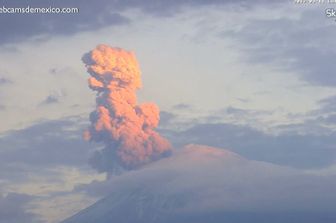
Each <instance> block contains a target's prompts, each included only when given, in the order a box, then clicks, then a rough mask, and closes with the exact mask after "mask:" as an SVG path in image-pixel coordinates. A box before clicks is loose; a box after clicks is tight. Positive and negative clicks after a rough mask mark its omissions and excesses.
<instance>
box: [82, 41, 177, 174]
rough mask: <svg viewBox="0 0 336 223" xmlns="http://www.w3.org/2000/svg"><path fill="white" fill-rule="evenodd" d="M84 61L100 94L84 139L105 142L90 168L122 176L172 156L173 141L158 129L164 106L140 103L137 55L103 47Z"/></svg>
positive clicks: (85, 57) (94, 51)
mask: <svg viewBox="0 0 336 223" xmlns="http://www.w3.org/2000/svg"><path fill="white" fill-rule="evenodd" d="M82 60H83V62H84V63H85V65H86V68H87V72H88V73H89V74H90V76H91V77H90V78H89V79H88V84H89V87H90V88H91V89H92V90H94V91H96V92H97V96H96V110H95V111H93V112H92V113H91V114H90V121H91V125H90V126H89V128H88V129H87V130H86V131H85V132H84V138H85V139H86V140H90V141H94V142H102V143H103V144H104V148H103V149H101V150H98V151H96V152H95V154H94V156H93V157H91V159H90V164H91V165H92V166H93V167H94V168H96V169H97V170H98V171H99V172H107V173H120V172H121V171H124V170H132V169H136V168H139V167H141V166H143V165H145V164H147V163H149V162H152V161H155V160H158V159H160V158H162V157H167V156H169V155H170V154H171V145H170V143H169V142H168V140H167V139H165V138H163V137H162V136H160V134H159V133H157V132H156V131H155V128H156V127H157V126H158V124H159V119H160V117H159V108H158V106H156V105H155V104H153V103H144V104H137V97H136V91H137V90H138V89H140V88H141V85H142V84H141V73H140V69H139V65H138V62H137V60H136V57H135V55H134V53H133V52H128V51H126V50H123V49H120V48H114V47H110V46H108V45H103V44H101V45H98V46H97V47H96V48H95V49H94V50H92V51H90V52H88V53H86V54H84V56H83V58H82Z"/></svg>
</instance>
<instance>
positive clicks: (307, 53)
mask: <svg viewBox="0 0 336 223" xmlns="http://www.w3.org/2000/svg"><path fill="white" fill-rule="evenodd" d="M286 7H291V8H292V7H293V6H292V5H288V4H287V6H286ZM298 9H299V8H298ZM294 13H295V15H297V16H294ZM308 24H309V25H308ZM334 27H335V24H334V22H333V21H331V20H328V19H327V18H326V17H325V16H324V9H323V8H322V7H317V6H316V7H314V9H311V8H308V7H307V9H306V10H297V11H291V10H289V9H288V10H286V14H282V15H281V16H280V17H279V16H277V17H270V16H269V15H266V14H265V16H261V17H259V18H258V19H256V18H252V19H250V20H248V21H247V22H246V23H245V24H244V23H243V24H241V27H240V28H239V29H235V30H231V31H223V32H222V33H220V36H221V37H223V38H231V39H232V40H233V41H235V42H236V43H237V44H236V45H237V47H238V48H239V49H241V50H242V52H244V53H246V54H247V60H248V61H249V62H251V63H260V64H266V63H267V64H271V65H273V67H274V68H275V69H279V70H282V71H294V72H297V73H298V74H299V77H300V78H301V79H302V80H304V81H306V82H308V83H310V84H312V85H318V86H330V87H333V86H336V77H335V75H332V72H333V71H334V70H335V69H336V65H335V63H334V62H333V58H334V57H335V55H336V51H335V47H336V44H335V42H334V40H333V38H332V37H333V36H334V35H335V34H336V33H335V29H334Z"/></svg>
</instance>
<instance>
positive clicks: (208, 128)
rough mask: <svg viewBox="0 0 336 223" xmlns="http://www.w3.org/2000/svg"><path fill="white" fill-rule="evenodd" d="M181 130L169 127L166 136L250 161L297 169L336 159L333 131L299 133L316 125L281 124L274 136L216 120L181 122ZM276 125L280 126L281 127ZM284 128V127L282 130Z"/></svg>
mask: <svg viewBox="0 0 336 223" xmlns="http://www.w3.org/2000/svg"><path fill="white" fill-rule="evenodd" d="M184 125H185V126H190V127H189V128H187V129H184V130H174V129H172V130H170V131H168V132H167V134H166V135H167V137H168V138H169V140H170V141H171V142H172V143H173V144H174V145H175V146H182V145H184V144H188V143H196V144H204V145H209V146H215V147H224V148H230V149H232V150H233V151H235V152H237V153H239V154H241V155H243V156H245V157H247V158H249V159H254V160H261V161H266V162H271V163H277V164H280V165H289V166H293V167H298V168H314V167H323V166H328V165H330V164H331V163H333V162H334V161H335V160H336V148H335V147H334V145H335V143H336V141H335V133H333V132H330V130H329V131H328V132H325V134H324V132H322V131H320V133H321V134H316V133H315V132H314V131H313V130H312V132H311V133H309V132H308V133H307V132H306V133H301V131H300V130H301V128H304V129H306V128H315V130H316V128H317V126H318V125H310V124H309V123H305V124H302V125H299V126H295V125H289V126H286V127H284V126H283V127H282V128H283V129H281V131H280V133H279V134H278V135H273V134H267V133H265V132H262V131H260V130H257V129H255V128H253V127H250V126H246V125H237V124H234V123H225V122H219V121H216V123H211V122H209V123H197V122H194V123H189V124H188V123H184ZM276 128H278V129H280V128H281V126H277V127H276ZM284 128H286V130H285V129H284Z"/></svg>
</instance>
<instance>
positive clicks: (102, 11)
mask: <svg viewBox="0 0 336 223" xmlns="http://www.w3.org/2000/svg"><path fill="white" fill-rule="evenodd" d="M2 2H3V5H4V6H5V7H7V8H10V7H20V8H22V7H24V8H25V7H27V6H28V5H29V6H30V7H46V8H48V7H49V6H52V7H60V8H64V7H70V8H72V7H76V8H79V13H77V14H1V19H0V29H1V30H6V32H3V33H2V35H1V36H0V45H4V44H7V43H17V42H21V41H27V40H30V39H38V40H40V41H41V40H43V39H48V38H51V37H54V36H64V35H66V36H68V35H74V34H76V33H79V32H84V31H95V30H99V29H101V28H104V27H109V26H122V25H127V24H129V23H130V22H131V20H130V19H129V18H127V17H126V16H124V15H123V14H124V12H126V11H128V10H134V9H138V10H140V11H142V12H143V13H145V14H149V15H152V16H155V17H162V16H174V15H176V14H177V13H179V12H181V11H183V10H184V9H190V8H198V7H204V6H214V5H226V4H239V5H244V6H246V7H254V6H255V5H257V4H258V3H267V4H270V3H271V2H272V3H276V2H277V1H275V0H274V1H266V0H256V1H254V2H253V4H251V3H250V2H249V1H247V0H239V1H233V0H210V1H202V0H196V1H189V0H182V1H178V0H173V1H164V0H139V1H138V0H128V1H124V0H113V1H109V0H98V1H94V2H93V1H89V0H61V1H52V0H47V1H45V0H31V1H29V4H28V3H24V2H22V1H21V2H17V1H16V2H14V1H6V0H4V1H2Z"/></svg>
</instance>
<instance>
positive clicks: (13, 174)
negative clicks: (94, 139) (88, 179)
mask: <svg viewBox="0 0 336 223" xmlns="http://www.w3.org/2000/svg"><path fill="white" fill-rule="evenodd" d="M85 124H86V123H85ZM85 124H83V120H81V119H78V118H67V119H64V120H56V121H45V122H41V123H37V124H35V125H32V126H30V127H27V128H25V129H22V130H16V131H10V132H7V133H5V134H3V135H2V136H1V137H0V148H1V149H0V178H1V179H6V180H8V181H9V182H20V181H24V180H25V179H26V178H27V177H28V176H29V173H37V172H38V173H41V174H44V173H43V170H47V169H50V168H56V167H58V166H70V167H88V164H87V162H88V158H89V157H90V154H91V152H92V151H93V150H94V148H95V147H94V146H92V145H89V144H88V143H87V142H85V141H84V140H83V139H82V137H81V135H82V131H83V129H84V125H85ZM79 154H80V155H79ZM49 174H50V173H49Z"/></svg>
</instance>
